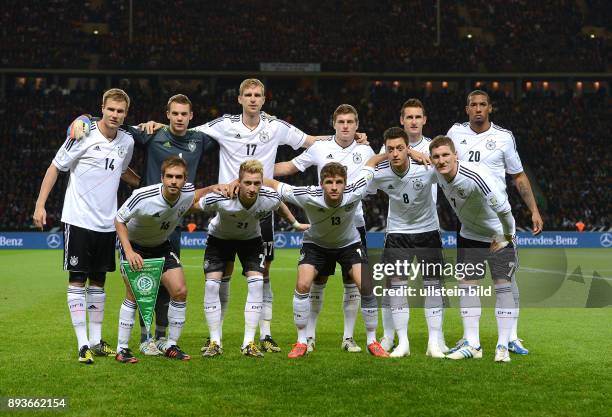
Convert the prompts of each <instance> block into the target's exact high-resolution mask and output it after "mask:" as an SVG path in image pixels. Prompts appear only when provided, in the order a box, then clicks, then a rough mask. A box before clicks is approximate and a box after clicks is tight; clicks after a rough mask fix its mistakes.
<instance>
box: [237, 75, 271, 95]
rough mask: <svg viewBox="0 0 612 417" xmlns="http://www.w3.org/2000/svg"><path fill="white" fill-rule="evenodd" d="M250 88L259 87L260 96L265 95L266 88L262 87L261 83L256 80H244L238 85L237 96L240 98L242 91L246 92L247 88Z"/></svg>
mask: <svg viewBox="0 0 612 417" xmlns="http://www.w3.org/2000/svg"><path fill="white" fill-rule="evenodd" d="M251 87H261V94H265V93H266V88H265V87H264V85H263V83H262V82H261V81H259V80H258V79H257V78H247V79H246V80H244V81H243V82H241V83H240V88H239V89H238V95H240V96H241V95H242V93H244V90H246V89H247V88H251Z"/></svg>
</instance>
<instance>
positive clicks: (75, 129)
mask: <svg viewBox="0 0 612 417" xmlns="http://www.w3.org/2000/svg"><path fill="white" fill-rule="evenodd" d="M90 130H91V116H90V115H88V114H82V115H80V116H79V117H77V118H76V119H74V120H73V121H72V123H70V126H68V135H67V136H68V137H69V138H70V139H76V140H81V139H83V138H84V137H86V136H89V132H90Z"/></svg>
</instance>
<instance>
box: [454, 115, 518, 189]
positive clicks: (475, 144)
mask: <svg viewBox="0 0 612 417" xmlns="http://www.w3.org/2000/svg"><path fill="white" fill-rule="evenodd" d="M446 136H448V137H449V138H451V139H452V140H453V143H454V144H455V149H456V150H457V157H458V158H459V159H460V160H461V161H468V162H473V163H476V164H477V165H480V166H484V167H485V168H487V169H488V170H489V171H491V173H492V174H493V175H495V176H496V177H497V178H499V179H501V181H502V183H503V184H504V187H505V185H506V173H508V174H518V173H520V172H523V164H522V163H521V158H520V157H519V154H518V152H517V150H516V141H515V140H514V136H513V135H512V132H511V131H509V130H506V129H502V128H501V127H499V126H497V125H496V124H495V123H491V127H490V128H489V129H488V130H486V131H484V132H482V133H476V132H474V131H473V130H472V129H471V128H470V123H469V122H465V123H455V124H454V125H453V126H452V127H451V128H450V129H449V131H448V133H447V134H446Z"/></svg>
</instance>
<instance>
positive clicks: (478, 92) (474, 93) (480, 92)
mask: <svg viewBox="0 0 612 417" xmlns="http://www.w3.org/2000/svg"><path fill="white" fill-rule="evenodd" d="M474 96H485V97H486V98H487V103H489V104H491V97H489V93H487V92H486V91H484V90H474V91H472V92H471V93H470V94H468V95H467V104H468V105H469V104H470V99H471V98H472V97H474Z"/></svg>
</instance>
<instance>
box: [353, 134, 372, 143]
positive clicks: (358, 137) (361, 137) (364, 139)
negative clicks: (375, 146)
mask: <svg viewBox="0 0 612 417" xmlns="http://www.w3.org/2000/svg"><path fill="white" fill-rule="evenodd" d="M355 142H357V143H358V144H360V145H369V144H370V142H368V134H367V133H365V132H355Z"/></svg>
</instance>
